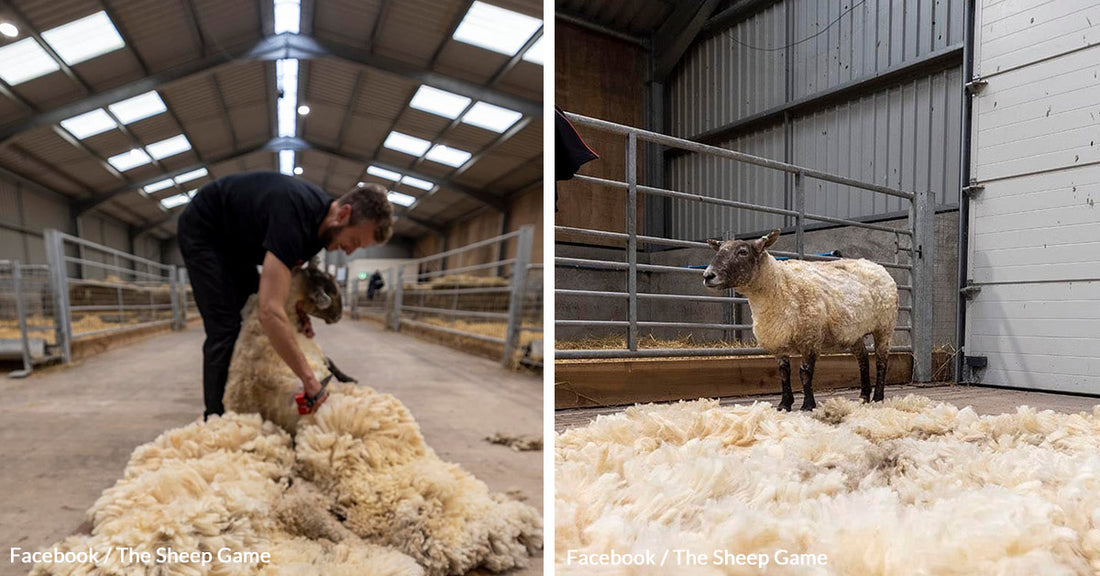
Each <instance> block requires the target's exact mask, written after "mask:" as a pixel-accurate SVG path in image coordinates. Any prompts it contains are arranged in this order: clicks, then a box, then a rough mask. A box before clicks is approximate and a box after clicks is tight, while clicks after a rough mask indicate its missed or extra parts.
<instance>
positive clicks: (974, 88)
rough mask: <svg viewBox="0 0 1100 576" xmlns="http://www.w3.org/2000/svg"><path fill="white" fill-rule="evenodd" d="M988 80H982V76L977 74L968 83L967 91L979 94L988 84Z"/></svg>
mask: <svg viewBox="0 0 1100 576" xmlns="http://www.w3.org/2000/svg"><path fill="white" fill-rule="evenodd" d="M988 84H989V82H988V81H986V80H982V77H981V76H975V77H974V79H973V80H971V81H970V82H967V83H966V91H967V92H969V93H971V94H977V93H978V92H981V91H982V90H983V89H984V88H985V87H986V86H987V85H988Z"/></svg>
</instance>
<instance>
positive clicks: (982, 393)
mask: <svg viewBox="0 0 1100 576" xmlns="http://www.w3.org/2000/svg"><path fill="white" fill-rule="evenodd" d="M776 387H778V384H776ZM907 394H917V395H919V396H927V397H928V398H931V399H933V400H937V401H940V402H947V403H949V404H954V405H955V406H958V407H960V408H962V407H964V406H973V407H974V411H975V412H977V413H978V414H1003V413H1005V412H1015V411H1016V407H1017V406H1021V405H1027V406H1032V407H1035V408H1039V409H1044V410H1046V409H1049V410H1054V411H1056V412H1063V413H1067V414H1068V413H1074V412H1081V411H1085V412H1091V411H1092V407H1093V406H1094V405H1096V404H1100V398H1090V397H1083V396H1071V395H1068V394H1052V393H1048V392H1029V391H1023V390H1005V389H1000V388H982V387H978V386H957V385H953V384H933V385H927V386H923V385H921V386H918V385H898V386H887V387H886V396H887V397H890V396H898V395H907ZM814 396H815V397H816V398H817V401H818V403H819V404H820V403H821V401H822V400H824V399H825V398H831V397H833V396H840V397H844V398H851V399H855V398H858V397H859V390H858V389H856V388H852V389H848V390H827V391H822V392H818V393H816V394H815V395H814ZM754 401H760V402H771V403H772V404H775V403H778V402H779V394H775V395H769V396H741V397H736V398H734V397H731V398H723V399H722V400H721V401H720V403H721V404H736V403H745V402H748V403H751V402H754ZM801 402H802V395H801V393H800V392H796V393H795V406H798V405H799V404H800V403H801ZM624 409H625V407H624V406H618V407H608V408H577V409H571V410H558V411H557V412H556V413H555V415H554V429H555V430H556V431H558V432H562V431H564V430H567V429H569V428H575V427H577V426H584V425H585V424H588V423H589V422H591V421H592V420H595V419H596V417H597V416H599V415H601V414H614V413H616V412H621V411H623V410H624Z"/></svg>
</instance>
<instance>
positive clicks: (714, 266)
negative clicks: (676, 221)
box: [703, 230, 779, 290]
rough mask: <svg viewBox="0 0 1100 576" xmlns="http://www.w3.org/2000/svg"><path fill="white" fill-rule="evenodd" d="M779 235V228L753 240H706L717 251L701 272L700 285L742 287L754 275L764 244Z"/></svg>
mask: <svg viewBox="0 0 1100 576" xmlns="http://www.w3.org/2000/svg"><path fill="white" fill-rule="evenodd" d="M778 238H779V230H775V231H773V232H772V233H771V234H768V235H767V236H764V237H762V238H759V239H757V240H726V241H725V242H719V241H718V240H707V243H708V244H710V247H711V248H714V251H715V252H717V254H715V255H714V259H713V260H711V261H710V266H707V269H706V270H705V271H703V285H704V286H706V287H707V288H713V289H715V290H726V289H729V288H738V287H741V286H746V285H748V284H749V283H751V282H752V279H753V278H754V277H755V276H756V271H757V269H758V268H759V266H760V262H761V261H763V259H764V254H765V253H766V252H767V249H768V246H771V245H772V244H774V243H775V241H776V239H778Z"/></svg>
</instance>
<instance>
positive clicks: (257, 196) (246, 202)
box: [188, 172, 333, 268]
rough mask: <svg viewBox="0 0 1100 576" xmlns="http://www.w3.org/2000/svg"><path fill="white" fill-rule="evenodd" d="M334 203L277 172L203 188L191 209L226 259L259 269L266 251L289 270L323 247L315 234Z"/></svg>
mask: <svg viewBox="0 0 1100 576" xmlns="http://www.w3.org/2000/svg"><path fill="white" fill-rule="evenodd" d="M332 202H333V199H332V198H331V197H329V195H328V194H326V193H325V192H324V191H322V190H321V189H320V188H318V187H317V186H314V185H313V184H310V183H309V182H304V181H302V180H298V179H297V178H293V177H291V176H287V175H285V174H280V173H278V172H245V173H243V174H233V175H232V176H226V177H224V178H219V179H218V180H215V181H213V182H211V183H210V184H207V185H206V186H203V187H202V188H201V189H200V190H199V191H198V193H197V194H195V198H194V199H193V200H192V201H191V205H190V206H189V207H188V210H193V211H194V212H195V213H196V214H197V215H198V216H199V218H200V220H201V221H202V222H203V224H205V225H206V226H205V227H206V228H207V231H208V232H209V233H211V234H212V235H213V236H214V238H213V240H214V241H215V242H217V243H218V244H219V245H221V247H222V248H223V250H224V254H225V255H226V256H228V257H229V258H230V259H232V260H235V261H238V262H241V263H242V264H253V265H255V264H262V263H263V260H264V256H265V255H266V254H267V252H269V251H270V252H271V253H272V254H274V255H275V257H276V258H278V259H279V260H281V261H282V263H283V264H286V266H287V268H294V267H295V266H298V265H300V264H301V263H302V262H304V261H305V260H306V259H308V258H310V257H311V256H313V255H314V254H316V253H317V252H319V251H320V250H321V248H324V246H323V245H322V244H321V240H320V239H319V238H318V237H317V232H318V230H319V229H320V228H321V221H322V220H324V218H325V215H326V214H328V209H329V205H330V204H331V203H332Z"/></svg>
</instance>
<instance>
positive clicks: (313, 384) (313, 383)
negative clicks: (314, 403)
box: [302, 372, 321, 398]
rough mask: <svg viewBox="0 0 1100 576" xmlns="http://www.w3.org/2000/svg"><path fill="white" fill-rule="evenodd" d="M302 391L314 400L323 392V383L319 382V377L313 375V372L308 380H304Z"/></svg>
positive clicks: (308, 376)
mask: <svg viewBox="0 0 1100 576" xmlns="http://www.w3.org/2000/svg"><path fill="white" fill-rule="evenodd" d="M302 391H303V392H305V393H306V396H309V397H310V398H313V397H314V396H316V395H317V393H318V392H320V391H321V383H320V382H319V381H318V380H317V377H316V376H314V375H313V372H310V373H309V374H308V375H307V377H306V378H302Z"/></svg>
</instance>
